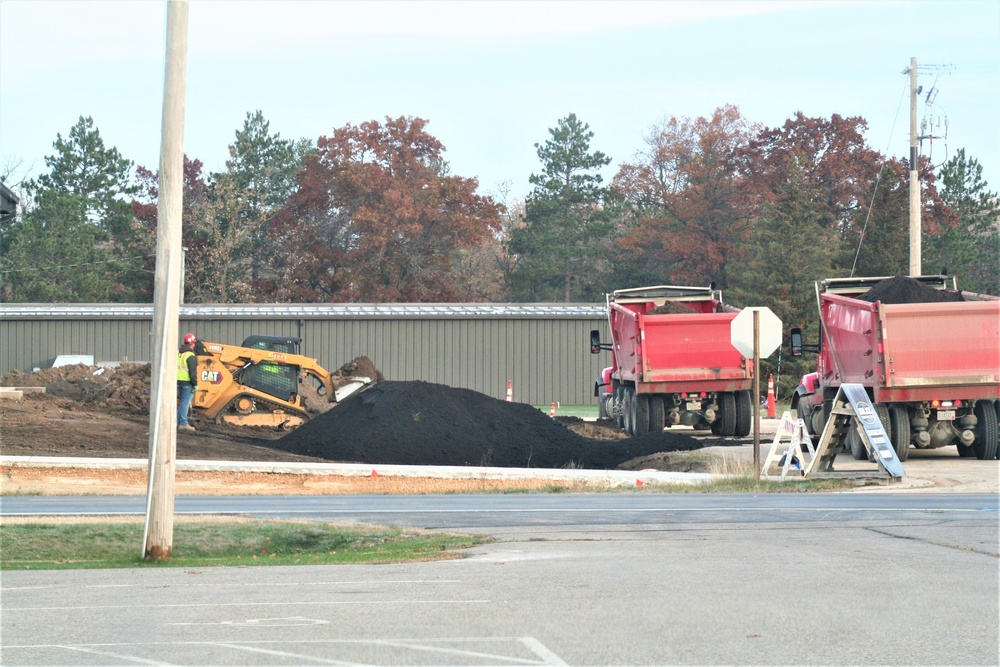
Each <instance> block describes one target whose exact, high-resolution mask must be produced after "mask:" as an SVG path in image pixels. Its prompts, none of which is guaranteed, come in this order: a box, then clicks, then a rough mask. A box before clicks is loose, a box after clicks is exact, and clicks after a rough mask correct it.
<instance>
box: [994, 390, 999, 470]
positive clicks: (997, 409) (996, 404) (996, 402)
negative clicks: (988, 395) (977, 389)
mask: <svg viewBox="0 0 1000 667" xmlns="http://www.w3.org/2000/svg"><path fill="white" fill-rule="evenodd" d="M993 407H994V408H995V411H996V413H997V428H1000V400H998V401H993ZM997 458H998V459H1000V443H997Z"/></svg>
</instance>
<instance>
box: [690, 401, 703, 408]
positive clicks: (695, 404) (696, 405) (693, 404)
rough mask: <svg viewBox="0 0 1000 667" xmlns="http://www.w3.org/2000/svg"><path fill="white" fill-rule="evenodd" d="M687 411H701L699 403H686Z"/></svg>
mask: <svg viewBox="0 0 1000 667" xmlns="http://www.w3.org/2000/svg"><path fill="white" fill-rule="evenodd" d="M687 409H688V410H701V402H700V401H695V402H692V401H688V404H687Z"/></svg>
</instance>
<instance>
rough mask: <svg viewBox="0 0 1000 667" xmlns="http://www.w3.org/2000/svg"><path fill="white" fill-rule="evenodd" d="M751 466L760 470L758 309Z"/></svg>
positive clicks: (756, 313) (754, 316)
mask: <svg viewBox="0 0 1000 667" xmlns="http://www.w3.org/2000/svg"><path fill="white" fill-rule="evenodd" d="M753 407H754V410H753V467H754V470H760V311H757V310H755V311H753Z"/></svg>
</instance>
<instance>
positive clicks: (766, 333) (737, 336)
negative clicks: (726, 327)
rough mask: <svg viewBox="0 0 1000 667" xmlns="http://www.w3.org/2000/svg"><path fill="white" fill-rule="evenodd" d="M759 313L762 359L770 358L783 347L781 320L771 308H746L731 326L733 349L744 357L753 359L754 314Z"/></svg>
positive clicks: (760, 353) (759, 352)
mask: <svg viewBox="0 0 1000 667" xmlns="http://www.w3.org/2000/svg"><path fill="white" fill-rule="evenodd" d="M754 312H757V313H759V315H758V316H757V318H758V324H757V326H758V328H759V332H758V335H759V336H760V340H759V343H758V344H759V345H760V349H759V350H757V354H758V355H760V356H761V357H767V356H770V355H771V354H772V353H773V352H774V351H775V350H777V349H778V347H779V346H780V345H781V320H780V319H778V316H777V315H775V314H774V313H772V312H771V309H770V308H744V309H743V310H741V311H740V314H739V315H737V316H736V317H735V318H734V319H733V322H732V324H731V325H730V339H731V341H732V343H733V347H735V348H736V349H737V350H739V351H740V354H742V355H743V356H744V357H748V358H750V359H752V358H753V314H754Z"/></svg>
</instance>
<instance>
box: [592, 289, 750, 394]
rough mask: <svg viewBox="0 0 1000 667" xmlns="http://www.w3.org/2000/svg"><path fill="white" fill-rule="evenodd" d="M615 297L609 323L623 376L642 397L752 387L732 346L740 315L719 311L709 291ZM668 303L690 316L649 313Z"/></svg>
mask: <svg viewBox="0 0 1000 667" xmlns="http://www.w3.org/2000/svg"><path fill="white" fill-rule="evenodd" d="M614 296H615V297H616V301H614V302H612V303H610V319H611V330H612V336H613V338H614V346H615V348H614V352H615V358H616V362H617V365H618V371H619V376H620V379H622V380H628V381H632V382H635V383H636V391H637V392H638V393H671V392H677V391H688V392H691V391H709V392H712V391H742V390H746V389H749V388H750V385H751V382H750V371H749V368H748V364H747V362H746V360H745V359H744V357H743V355H741V354H740V353H739V351H737V350H736V348H734V347H733V345H732V342H731V338H732V335H731V324H732V321H733V319H734V318H735V317H736V315H737V313H738V312H739V311H738V310H736V309H728V312H715V311H716V310H717V309H718V307H719V302H718V301H716V300H713V299H712V298H711V295H710V292H709V293H708V295H707V296H706V294H703V293H698V292H695V291H693V290H691V288H671V287H661V288H642V289H641V290H620V291H618V292H615V294H614ZM665 301H670V302H672V303H675V304H682V305H683V306H684V307H685V308H687V309H688V310H690V312H682V313H681V312H671V313H662V314H650V313H648V312H646V311H647V310H649V309H650V306H652V305H656V304H659V305H660V306H662V305H663V304H664V302H665Z"/></svg>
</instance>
